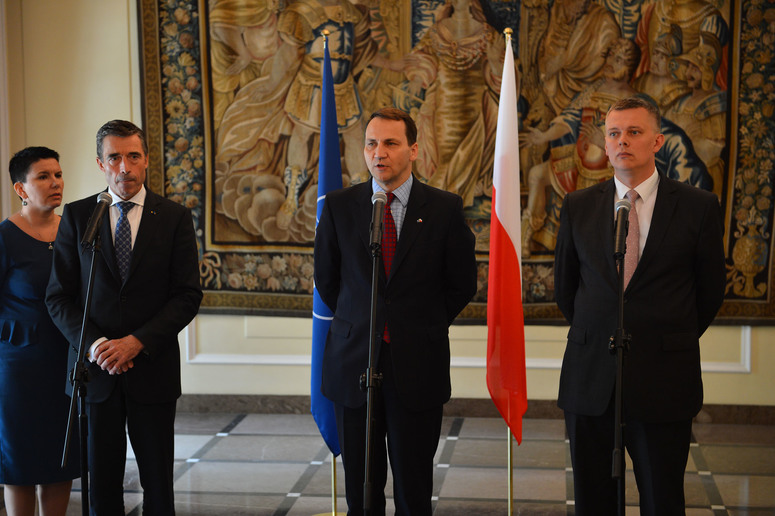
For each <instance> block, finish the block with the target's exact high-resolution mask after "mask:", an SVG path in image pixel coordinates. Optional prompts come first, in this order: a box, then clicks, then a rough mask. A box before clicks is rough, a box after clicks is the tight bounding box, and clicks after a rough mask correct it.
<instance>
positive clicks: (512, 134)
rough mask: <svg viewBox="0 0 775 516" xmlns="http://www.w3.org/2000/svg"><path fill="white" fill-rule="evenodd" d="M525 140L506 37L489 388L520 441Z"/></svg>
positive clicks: (489, 320)
mask: <svg viewBox="0 0 775 516" xmlns="http://www.w3.org/2000/svg"><path fill="white" fill-rule="evenodd" d="M519 190H520V188H519V140H518V120H517V87H516V76H515V70H514V51H513V50H512V47H511V38H510V36H507V37H506V55H505V58H504V62H503V78H502V82H501V94H500V103H499V106H498V128H497V132H496V137H495V162H494V170H493V186H492V214H491V218H490V264H489V274H488V281H487V289H488V291H487V388H488V390H489V391H490V397H491V398H492V400H493V402H494V403H495V406H496V407H497V408H498V411H499V412H500V414H501V416H502V417H503V419H504V420H505V421H506V424H507V425H508V426H509V428H510V429H511V432H512V434H513V435H514V437H515V438H516V439H517V443H519V444H521V443H522V416H523V415H524V414H525V411H526V410H527V381H526V378H525V318H524V314H523V309H522V267H521V262H522V257H521V249H522V245H521V243H522V230H521V226H520V219H521V217H520V192H519Z"/></svg>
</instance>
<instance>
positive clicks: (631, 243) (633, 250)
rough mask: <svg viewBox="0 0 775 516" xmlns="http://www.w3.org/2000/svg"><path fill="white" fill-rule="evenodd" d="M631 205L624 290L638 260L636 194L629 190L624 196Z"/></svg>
mask: <svg viewBox="0 0 775 516" xmlns="http://www.w3.org/2000/svg"><path fill="white" fill-rule="evenodd" d="M625 197H627V200H629V201H630V204H632V208H630V215H629V217H628V221H629V229H628V231H627V241H626V245H627V253H626V254H625V255H624V288H627V285H628V284H629V283H630V278H632V274H633V273H634V272H635V268H636V267H637V266H638V259H639V258H640V225H639V224H638V210H636V209H635V201H637V200H638V192H636V191H635V190H630V191H629V192H627V194H626V195H625Z"/></svg>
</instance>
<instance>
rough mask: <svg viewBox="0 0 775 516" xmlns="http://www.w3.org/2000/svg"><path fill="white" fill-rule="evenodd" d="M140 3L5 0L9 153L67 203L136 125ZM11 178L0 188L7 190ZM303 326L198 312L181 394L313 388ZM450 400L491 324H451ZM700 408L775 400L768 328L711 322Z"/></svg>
mask: <svg viewBox="0 0 775 516" xmlns="http://www.w3.org/2000/svg"><path fill="white" fill-rule="evenodd" d="M135 3H136V2H135V0H91V1H87V0H81V1H77V0H71V1H67V2H63V1H61V0H24V2H23V4H22V2H21V0H5V6H6V23H7V25H8V27H7V30H6V37H7V42H8V56H7V63H8V80H9V86H8V92H9V113H8V115H9V119H10V133H9V134H8V135H0V138H2V137H8V138H9V140H10V149H11V150H12V151H13V150H17V149H19V148H21V147H23V146H25V145H35V144H38V145H47V146H50V147H52V148H54V149H56V150H58V151H59V152H60V153H61V154H62V168H63V170H64V172H65V181H66V188H65V201H72V200H75V199H78V198H81V197H84V196H86V195H90V194H93V193H94V192H96V191H98V190H99V189H101V188H102V187H103V186H104V180H103V178H102V177H101V175H100V173H99V172H98V169H97V167H96V164H95V161H94V155H95V149H94V133H95V131H96V130H97V128H98V127H99V126H100V125H101V124H102V123H103V122H105V121H107V120H109V119H111V118H128V119H130V120H133V121H135V122H136V123H138V124H140V123H141V117H140V111H139V108H140V89H139V70H138V65H137V63H138V52H137V48H138V45H137V31H136V19H135ZM7 183H8V181H7V179H5V178H3V182H2V183H0V184H1V185H2V187H3V188H7V187H8V184H7ZM311 327H312V323H311V320H310V319H299V318H275V317H242V316H215V315H200V316H198V317H197V318H196V320H195V321H194V323H192V324H191V325H190V327H189V328H188V329H187V330H186V331H184V332H183V333H182V334H181V344H182V346H181V353H182V358H183V359H184V360H183V366H182V367H183V391H184V392H185V393H221V394H295V395H305V394H308V393H309V365H308V362H309V346H310V334H311ZM566 331H567V329H566V328H565V327H561V326H557V327H544V326H530V327H528V328H527V330H526V336H527V356H528V396H529V397H530V398H531V399H554V398H555V397H556V393H557V383H558V378H559V364H560V361H561V358H562V352H563V350H564V347H565V342H564V336H565V333H566ZM451 334H452V352H453V358H452V361H453V368H452V377H453V395H454V396H457V397H482V398H484V397H487V396H488V394H487V388H486V386H485V369H484V361H485V351H486V328H485V327H483V326H454V327H453V328H452V331H451ZM702 347H703V367H704V369H705V371H706V372H705V375H704V378H705V390H706V402H707V403H722V404H751V405H775V328H773V327H755V328H750V327H739V326H735V327H728V326H718V327H712V328H711V329H710V330H709V331H708V333H707V334H706V335H705V336H704V337H703V339H702Z"/></svg>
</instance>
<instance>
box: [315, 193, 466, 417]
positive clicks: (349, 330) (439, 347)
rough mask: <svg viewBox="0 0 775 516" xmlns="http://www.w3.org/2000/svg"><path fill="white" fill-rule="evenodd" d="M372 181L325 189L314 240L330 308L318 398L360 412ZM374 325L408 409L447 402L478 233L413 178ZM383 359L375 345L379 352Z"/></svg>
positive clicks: (444, 196) (457, 202)
mask: <svg viewBox="0 0 775 516" xmlns="http://www.w3.org/2000/svg"><path fill="white" fill-rule="evenodd" d="M371 195H372V191H371V181H368V182H365V183H362V184H359V185H356V186H353V187H351V188H347V189H344V190H338V191H336V192H332V193H329V194H328V195H327V196H326V202H325V207H324V209H323V213H322V215H321V217H320V222H319V225H318V229H317V235H316V238H315V285H316V287H317V289H318V292H319V294H320V297H321V298H322V299H323V301H324V302H325V303H326V304H327V305H328V306H329V308H331V309H332V310H333V311H334V319H333V321H332V323H331V329H330V331H329V334H328V339H327V341H326V349H325V354H324V357H323V381H322V384H323V385H322V391H323V394H324V395H325V396H326V397H327V398H329V399H331V400H332V401H334V402H336V403H339V404H342V405H345V406H347V407H350V408H356V407H359V406H361V405H362V404H364V403H365V402H366V395H365V393H364V392H362V391H361V390H360V388H359V385H358V381H359V377H360V375H361V374H362V373H364V372H365V371H366V368H367V365H368V352H369V320H370V319H369V313H370V299H371V276H372V258H371V251H370V249H369V242H370V237H369V229H370V221H371V213H372V203H371ZM379 272H380V274H379V295H378V300H377V324H376V328H377V329H378V330H377V331H378V333H379V334H380V335H381V333H382V328H383V327H384V324H385V320H387V321H388V327H389V328H390V337H391V343H390V353H391V354H390V356H391V358H392V366H393V370H394V372H395V381H396V387H397V389H398V391H399V396H400V397H401V401H402V403H403V404H404V406H405V407H407V408H408V409H410V410H423V409H427V408H430V407H433V406H439V405H441V404H443V403H444V402H446V401H447V400H449V397H450V392H451V387H450V378H449V358H450V356H449V355H450V353H449V337H448V329H449V325H450V324H451V323H452V321H453V320H454V319H455V317H456V316H457V314H458V313H459V312H460V311H461V310H462V309H463V308H464V307H465V306H466V304H467V303H468V302H469V301H470V300H471V298H472V297H473V295H474V294H475V293H476V259H475V255H474V236H473V234H472V233H471V231H470V230H469V229H468V226H466V224H465V221H464V219H463V210H462V201H461V199H460V197H458V196H456V195H453V194H450V193H448V192H444V191H442V190H438V189H435V188H432V187H429V186H427V185H424V184H422V183H421V182H420V181H418V180H417V179H415V180H414V183H413V185H412V191H411V194H410V196H409V203H408V205H407V210H406V219H405V220H404V224H403V227H402V229H401V234H400V235H399V239H398V246H397V248H396V255H395V258H394V259H393V266H392V269H391V273H390V277H389V278H386V277H385V273H384V269H383V267H382V263H381V262H380V264H379ZM377 356H379V349H378V350H377Z"/></svg>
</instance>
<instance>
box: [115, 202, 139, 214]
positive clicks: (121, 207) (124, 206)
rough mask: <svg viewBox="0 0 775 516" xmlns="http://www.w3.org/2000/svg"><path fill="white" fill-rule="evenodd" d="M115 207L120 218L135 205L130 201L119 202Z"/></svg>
mask: <svg viewBox="0 0 775 516" xmlns="http://www.w3.org/2000/svg"><path fill="white" fill-rule="evenodd" d="M116 206H118V211H119V212H120V213H121V216H122V217H124V216H126V214H127V213H129V211H130V210H131V209H132V208H134V207H135V203H133V202H132V201H121V202H117V203H116Z"/></svg>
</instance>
